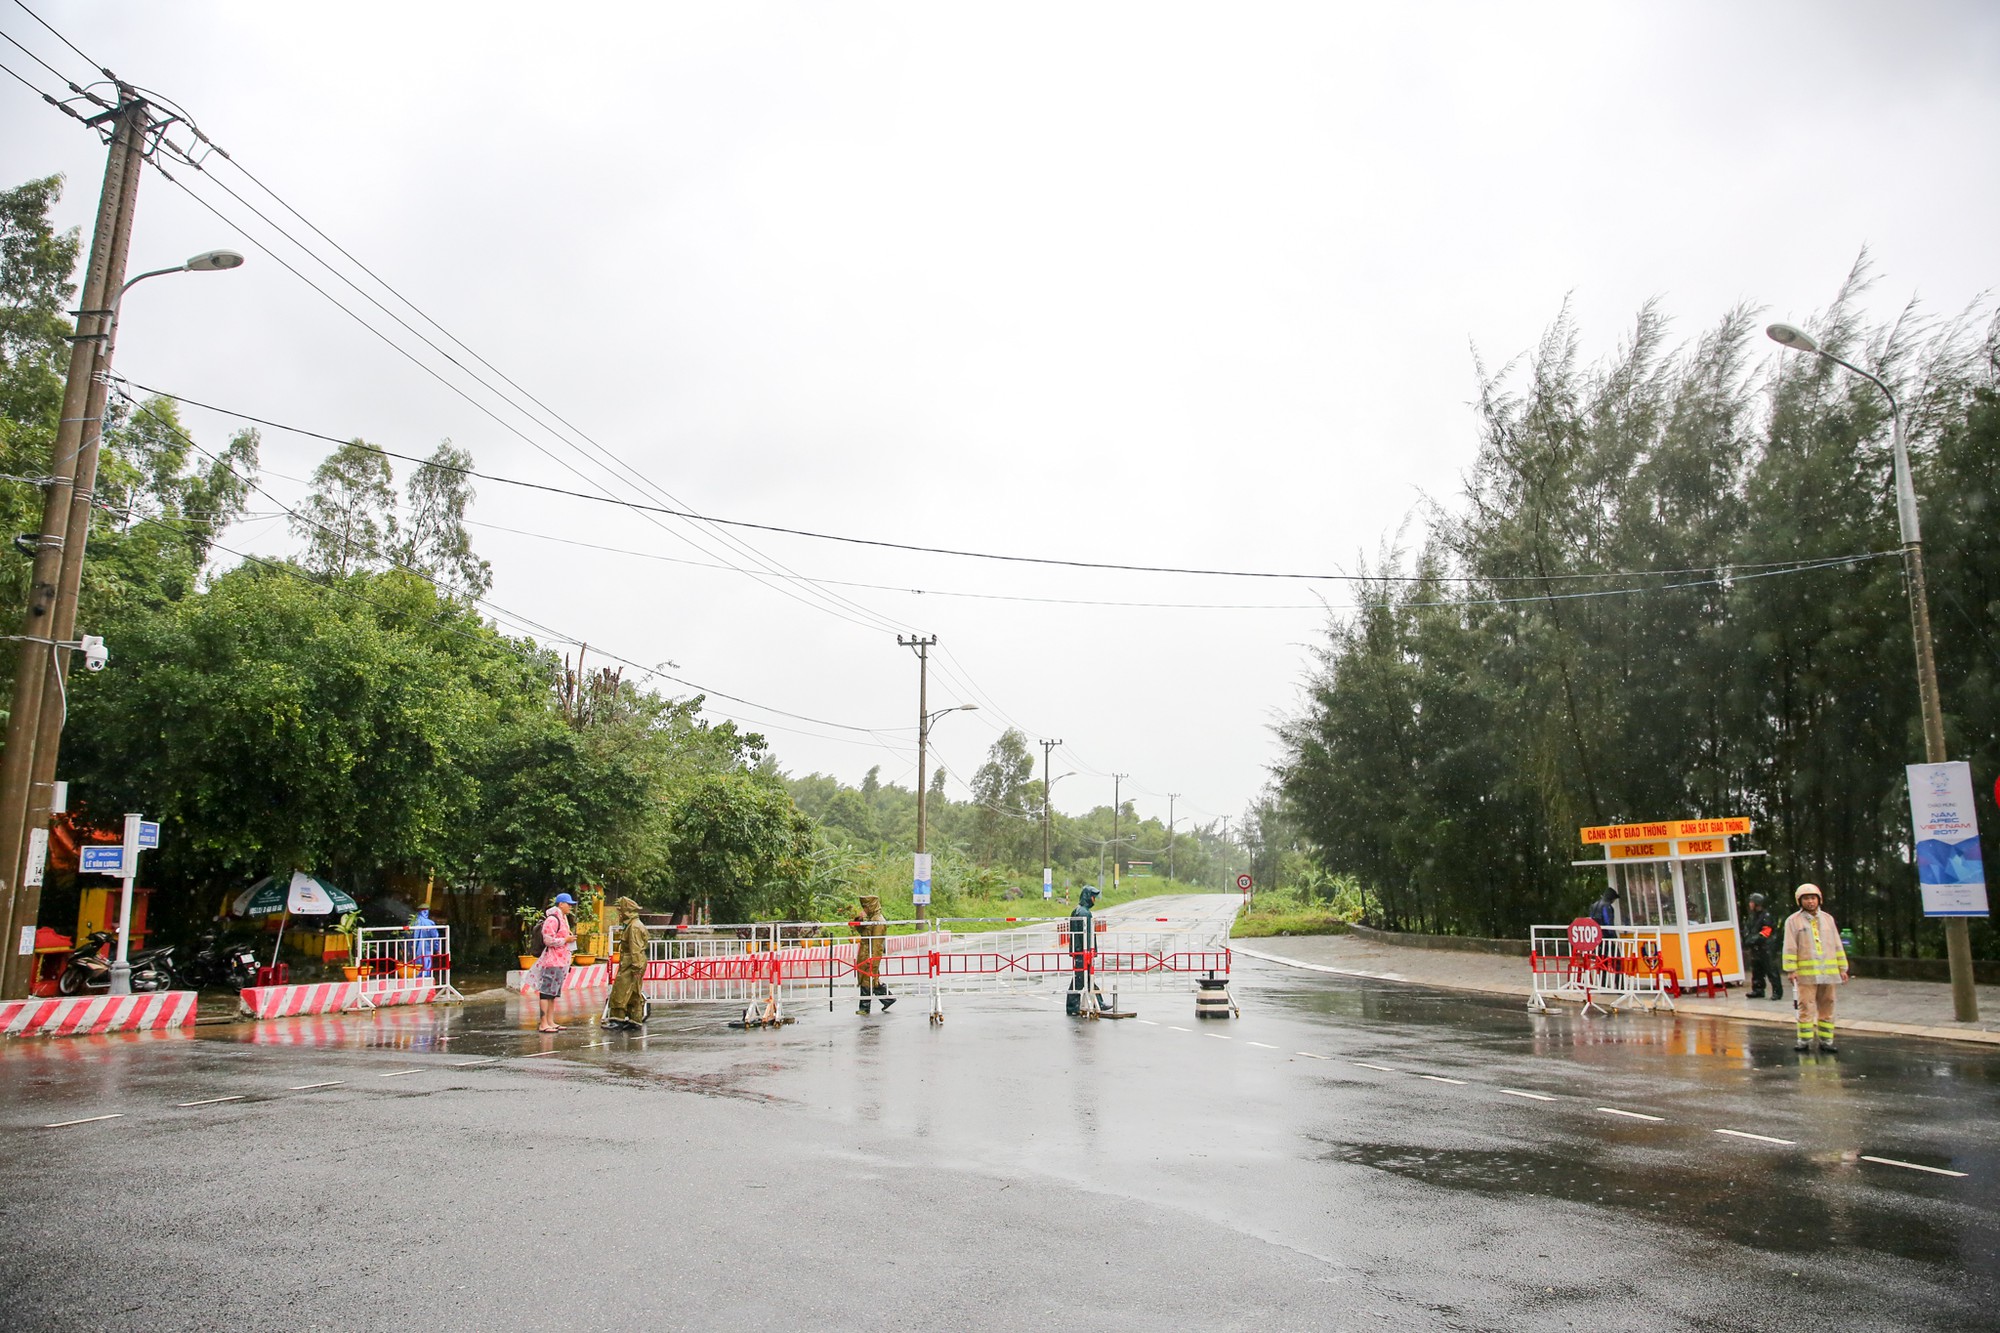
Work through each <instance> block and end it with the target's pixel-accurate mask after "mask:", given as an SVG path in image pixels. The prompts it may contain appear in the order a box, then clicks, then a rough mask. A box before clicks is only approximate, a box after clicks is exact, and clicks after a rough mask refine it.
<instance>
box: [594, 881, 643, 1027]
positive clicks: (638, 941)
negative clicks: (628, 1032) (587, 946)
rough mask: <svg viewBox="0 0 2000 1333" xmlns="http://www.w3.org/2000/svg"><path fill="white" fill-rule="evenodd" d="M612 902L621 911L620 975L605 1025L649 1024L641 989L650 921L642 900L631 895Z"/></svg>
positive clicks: (607, 1007)
mask: <svg viewBox="0 0 2000 1333" xmlns="http://www.w3.org/2000/svg"><path fill="white" fill-rule="evenodd" d="M611 906H612V908H613V909H614V910H615V911H616V912H617V913H618V927H619V935H618V979H617V980H616V981H614V982H612V983H611V1003H610V1004H609V1005H607V1006H606V1007H605V1010H604V1024H603V1025H604V1026H605V1027H608V1028H611V1027H617V1028H641V1027H644V1026H645V1025H646V997H645V996H644V995H642V994H641V993H640V990H639V983H640V982H641V981H643V980H645V977H646V941H647V935H646V924H645V922H643V921H641V920H639V904H637V903H635V902H633V901H632V900H631V899H630V898H620V899H619V900H618V901H617V902H615V903H613V904H611Z"/></svg>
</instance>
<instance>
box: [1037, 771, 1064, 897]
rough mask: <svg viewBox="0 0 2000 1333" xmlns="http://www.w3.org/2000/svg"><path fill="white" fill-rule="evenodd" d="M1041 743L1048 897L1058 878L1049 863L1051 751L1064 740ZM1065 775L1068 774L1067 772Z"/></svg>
mask: <svg viewBox="0 0 2000 1333" xmlns="http://www.w3.org/2000/svg"><path fill="white" fill-rule="evenodd" d="M1041 744H1042V897H1044V898H1047V897H1048V896H1049V894H1050V893H1051V892H1053V891H1054V888H1055V879H1056V872H1055V867H1054V866H1052V865H1050V864H1049V821H1050V820H1051V819H1052V818H1054V816H1053V815H1052V814H1051V813H1050V807H1051V804H1052V802H1051V800H1050V797H1051V796H1052V795H1053V793H1054V791H1055V784H1054V783H1053V782H1051V781H1050V780H1049V753H1050V752H1051V751H1052V750H1054V749H1055V748H1056V747H1057V746H1058V745H1061V744H1062V742H1061V741H1060V740H1053V741H1043V742H1042V743H1041ZM1064 776H1068V775H1067V774H1065V775H1064Z"/></svg>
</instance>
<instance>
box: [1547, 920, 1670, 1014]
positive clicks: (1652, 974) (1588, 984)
mask: <svg viewBox="0 0 2000 1333" xmlns="http://www.w3.org/2000/svg"><path fill="white" fill-rule="evenodd" d="M1665 938H1672V936H1671V933H1669V932H1662V931H1659V930H1654V929H1649V928H1647V927H1644V926H1612V927H1609V928H1606V929H1604V930H1602V931H1601V932H1600V933H1599V937H1598V939H1597V941H1596V944H1595V945H1594V946H1593V947H1584V946H1579V945H1577V944H1575V943H1573V942H1572V938H1571V928H1570V927H1569V926H1566V925H1564V926H1530V927H1529V928H1528V939H1529V956H1528V966H1529V969H1530V971H1531V973H1532V975H1533V978H1534V982H1533V993H1532V995H1531V996H1530V998H1529V1000H1528V1007H1529V1008H1530V1009H1533V1010H1536V1011H1537V1012H1545V1011H1546V1010H1547V1009H1548V1007H1549V1001H1550V1000H1576V1001H1580V1002H1581V1003H1582V1004H1583V1007H1584V1008H1585V1009H1586V1010H1589V1009H1599V1010H1610V1009H1620V1008H1623V1007H1624V1006H1626V1005H1638V1006H1639V1007H1641V1008H1644V1009H1653V1008H1657V1007H1658V1006H1660V1005H1665V1006H1666V1007H1667V1008H1669V1009H1672V1008H1673V1007H1674V995H1675V994H1676V993H1677V992H1678V991H1679V989H1680V979H1679V977H1678V975H1677V974H1676V973H1675V971H1674V970H1673V969H1672V968H1671V967H1669V966H1667V965H1666V955H1665V954H1664V953H1662V951H1661V950H1662V945H1663V942H1664V939H1665Z"/></svg>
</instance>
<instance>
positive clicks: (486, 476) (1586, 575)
mask: <svg viewBox="0 0 2000 1333" xmlns="http://www.w3.org/2000/svg"><path fill="white" fill-rule="evenodd" d="M127 383H129V384H131V385H132V387H133V388H135V389H139V390H141V391H143V392H145V393H151V394H158V395H160V396H161V397H165V398H172V399H174V400H175V401H177V402H182V403H186V404H187V405H188V406H190V407H199V408H201V409H203V410H204V411H209V412H215V413H219V414H220V415H222V416H226V417H233V418H234V419H236V420H238V421H248V422H251V423H252V424H254V425H258V426H268V427H270V428H271V429H273V430H281V431H285V432H286V433H287V434H291V435H298V436H303V437H304V438H306V439H311V440H322V441H325V442H326V443H329V444H337V445H357V446H358V447H360V448H363V449H366V450H367V451H369V452H370V453H374V454H379V455H381V456H382V457H384V458H394V459H399V460H401V461H404V462H409V463H423V464H425V465H427V466H431V467H443V465H441V464H435V463H431V462H430V460H428V459H427V458H424V457H422V456H421V455H418V454H409V453H402V452H399V451H397V450H394V449H386V448H383V447H382V446H381V445H376V444H368V443H366V442H365V441H360V440H359V437H355V436H339V435H330V434H328V433H326V432H325V431H318V430H313V429H311V428H309V427H306V426H294V425H291V424H289V423H287V422H283V421H275V420H273V419H271V418H269V417H260V416H256V415H254V414H252V413H249V412H244V411H240V410H238V409H236V408H232V407H223V406H221V405H220V404H217V403H209V402H203V401H202V400H201V399H198V398H189V397H187V396H185V395H183V394H178V393H175V392H174V391H173V390H171V389H162V388H157V387H155V386H153V385H149V384H141V383H139V382H138V381H137V380H128V381H127ZM443 470H445V471H448V472H456V473H459V474H460V475H462V476H467V477H472V478H474V479H476V480H479V481H490V482H493V483H494V484H495V485H500V486H516V487H520V488H521V489H523V490H531V491H540V492H542V493H544V494H548V495H561V496H564V497H566V498H569V499H572V500H583V501H586V502H588V503H591V504H608V505H614V506H616V507H618V508H621V509H632V510H637V511H639V512H642V513H654V514H665V515H668V516H670V517H674V518H687V519H696V520H699V521H701V522H704V523H716V524H721V525H723V526H726V527H740V528H751V529H755V530H757V531H760V532H774V533H780V534H783V535H785V536H789V537H806V538H810V539H812V540H814V541H826V542H840V543H845V544H848V545H857V546H876V547H883V548H887V549H889V550H896V551H909V552H913V553H916V554H920V555H948V556H957V557H960V558H963V559H969V560H998V561H1006V562H1009V563H1013V564H1028V565H1056V566H1060V567H1063V568H1068V569H1103V570H1111V571H1115V572H1119V573H1140V574H1185V575H1194V576H1199V577H1205V578H1233V579H1293V580H1298V581H1303V582H1324V583H1360V584H1378V583H1550V582H1556V581H1559V580H1563V579H1636V578H1648V577H1667V576H1672V575H1679V574H1707V573H1715V572H1718V571H1730V572H1734V571H1744V572H1746V573H1747V572H1751V571H1757V570H1764V569H1775V568H1791V567H1793V566H1795V565H1797V564H1798V563H1799V562H1798V561H1766V562H1761V563H1750V564H1742V565H1688V566H1684V567H1681V568H1677V569H1625V570H1585V571H1576V572H1568V573H1558V574H1325V573H1318V574H1314V573H1286V572H1277V571H1269V570H1244V569H1198V568H1188V567H1181V566H1173V565H1129V564H1115V563H1108V562H1104V561H1094V560H1063V559H1057V558H1054V557H1050V556H1036V555H1015V554H1009V553H1002V552H993V551H971V550H961V549H957V548H954V547H948V546H920V545H915V544H912V543H908V542H892V541H885V540H881V539H878V538H872V537H854V536H848V535H844V534H840V533H830V532H817V531H813V530H811V529H808V528H793V527H785V526H781V525H779V524H774V523H758V522H754V521H751V520H749V519H738V518H720V517H718V516H716V515H713V514H701V513H697V512H695V511H693V510H687V509H674V508H670V507H667V506H663V505H654V504H647V503H645V502H643V501H636V500H623V499H619V498H617V497H615V496H606V495H592V494H590V493H588V492H585V491H575V490H570V489H569V488H567V487H563V486H553V485H550V484H549V483H547V482H540V481H527V480H524V479H523V478H520V477H509V476H505V475H503V474H501V473H497V472H486V471H482V470H480V469H478V468H456V467H443ZM1896 554H1899V553H1898V552H1895V551H1863V552H1859V553H1856V554H1854V555H1843V556H1829V557H1827V559H1828V560H1829V561H1833V562H1836V563H1837V562H1841V561H1849V560H1873V559H1878V558H1880V557H1882V556H1885V555H1896ZM1740 576H1741V575H1739V577H1740ZM796 577H800V578H806V579H807V581H808V582H817V581H820V580H814V579H810V578H807V576H805V575H798V576H796ZM1536 600H1540V597H1539V595H1537V598H1536Z"/></svg>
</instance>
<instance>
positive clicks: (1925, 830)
mask: <svg viewBox="0 0 2000 1333" xmlns="http://www.w3.org/2000/svg"><path fill="white" fill-rule="evenodd" d="M1907 771H1908V773H1909V775H1910V827H1911V829H1912V830H1913V832H1914V834H1915V837H1914V839H1913V841H1914V842H1915V843H1916V848H1917V884H1918V887H1920V888H1921V889H1922V890H1923V895H1924V915H1925V916H1985V915H1986V914H1987V912H1986V867H1985V864H1984V863H1983V862H1982V860H1981V859H1980V855H1979V815H1978V812H1977V811H1976V810H1974V808H1973V805H1972V766H1971V765H1970V764H1966V763H1963V762H1959V763H1949V764H1910V765H1908V766H1907Z"/></svg>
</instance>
